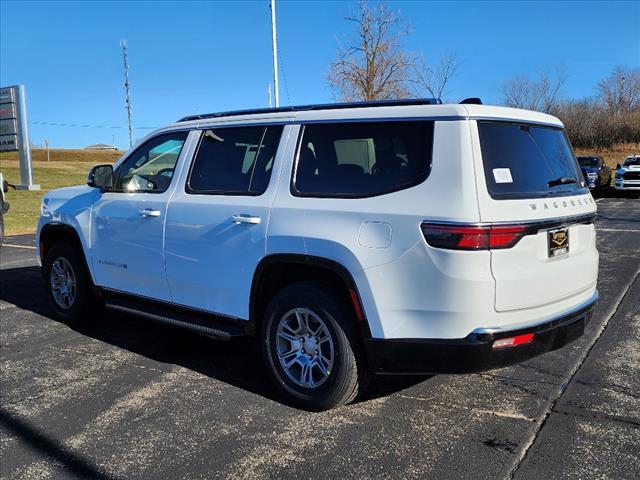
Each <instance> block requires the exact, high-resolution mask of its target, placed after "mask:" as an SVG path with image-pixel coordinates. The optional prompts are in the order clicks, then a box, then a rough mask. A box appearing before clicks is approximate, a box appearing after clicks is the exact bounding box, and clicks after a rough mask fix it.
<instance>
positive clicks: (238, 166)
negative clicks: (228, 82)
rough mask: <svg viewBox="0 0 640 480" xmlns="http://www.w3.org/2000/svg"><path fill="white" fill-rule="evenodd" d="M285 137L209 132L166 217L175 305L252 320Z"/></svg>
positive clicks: (273, 129) (249, 130)
mask: <svg viewBox="0 0 640 480" xmlns="http://www.w3.org/2000/svg"><path fill="white" fill-rule="evenodd" d="M282 131H283V127H282V126H264V125H255V126H250V127H221V128H215V129H208V130H204V131H203V132H202V134H201V137H200V140H199V145H198V147H197V150H196V153H195V156H194V160H193V164H192V166H191V168H190V169H187V168H184V169H183V173H182V175H181V180H180V185H181V186H180V188H176V191H175V194H174V196H173V197H172V199H171V204H170V206H169V212H168V214H167V224H166V237H165V239H166V240H165V261H166V268H167V279H168V281H169V286H170V288H171V291H172V293H173V298H174V302H175V303H178V304H180V305H185V306H188V307H193V308H198V309H201V310H206V311H210V312H215V313H220V314H225V315H229V316H233V317H237V318H242V319H246V318H248V311H249V293H250V289H251V282H252V279H253V274H254V271H255V268H256V266H257V264H258V262H259V261H260V260H261V259H262V258H263V257H264V255H265V249H266V234H267V227H268V223H269V212H270V209H271V204H272V203H273V198H274V194H275V191H276V186H277V185H276V183H277V175H276V172H277V171H278V167H277V166H278V165H280V164H281V160H279V159H280V157H282V155H283V153H278V155H276V152H282V151H283V150H284V145H285V143H286V142H285V140H284V138H285V136H284V135H282ZM281 137H282V140H281ZM279 145H282V147H279ZM272 172H273V175H272Z"/></svg>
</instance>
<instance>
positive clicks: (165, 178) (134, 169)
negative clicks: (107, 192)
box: [115, 132, 189, 193]
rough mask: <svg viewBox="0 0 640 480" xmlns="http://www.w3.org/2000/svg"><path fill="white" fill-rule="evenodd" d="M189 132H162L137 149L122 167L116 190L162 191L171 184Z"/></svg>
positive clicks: (118, 175) (119, 171)
mask: <svg viewBox="0 0 640 480" xmlns="http://www.w3.org/2000/svg"><path fill="white" fill-rule="evenodd" d="M188 134H189V132H172V133H167V134H165V135H159V136H157V137H155V138H153V139H151V140H149V141H148V142H147V143H145V144H144V145H142V146H141V147H140V148H138V149H137V150H136V151H134V152H133V153H132V154H131V155H130V156H129V158H127V159H126V160H125V161H124V163H123V164H122V165H121V166H120V168H119V169H118V174H117V180H116V182H115V190H116V191H120V192H144V193H162V192H164V191H165V190H166V189H167V188H169V185H170V184H171V179H172V178H173V172H174V170H175V168H176V162H177V161H178V157H179V156H180V152H181V151H182V146H183V145H184V142H185V140H186V139H187V135H188Z"/></svg>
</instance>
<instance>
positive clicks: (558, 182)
mask: <svg viewBox="0 0 640 480" xmlns="http://www.w3.org/2000/svg"><path fill="white" fill-rule="evenodd" d="M568 183H578V179H576V178H573V177H560V178H556V179H555V180H551V181H550V182H547V187H556V186H558V185H566V184H568Z"/></svg>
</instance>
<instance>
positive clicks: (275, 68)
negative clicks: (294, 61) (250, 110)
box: [270, 0, 280, 108]
mask: <svg viewBox="0 0 640 480" xmlns="http://www.w3.org/2000/svg"><path fill="white" fill-rule="evenodd" d="M270 7H271V37H272V42H271V43H272V45H271V46H272V48H273V90H274V92H273V93H274V98H275V101H276V108H278V107H279V106H280V94H279V92H278V44H277V41H276V0H271V3H270Z"/></svg>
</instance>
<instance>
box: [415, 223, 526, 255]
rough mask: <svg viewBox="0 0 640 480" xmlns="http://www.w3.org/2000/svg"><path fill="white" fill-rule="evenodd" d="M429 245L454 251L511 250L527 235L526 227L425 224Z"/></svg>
mask: <svg viewBox="0 0 640 480" xmlns="http://www.w3.org/2000/svg"><path fill="white" fill-rule="evenodd" d="M421 228H422V233H423V234H424V238H425V240H426V241H427V243H428V244H429V245H431V246H432V247H437V248H447V249H453V250H489V249H499V248H511V247H513V246H514V245H515V244H516V243H518V241H519V240H520V239H521V238H522V237H523V236H524V235H525V234H526V233H527V227H525V226H524V225H447V224H438V223H423V224H422V225H421Z"/></svg>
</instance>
